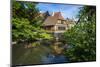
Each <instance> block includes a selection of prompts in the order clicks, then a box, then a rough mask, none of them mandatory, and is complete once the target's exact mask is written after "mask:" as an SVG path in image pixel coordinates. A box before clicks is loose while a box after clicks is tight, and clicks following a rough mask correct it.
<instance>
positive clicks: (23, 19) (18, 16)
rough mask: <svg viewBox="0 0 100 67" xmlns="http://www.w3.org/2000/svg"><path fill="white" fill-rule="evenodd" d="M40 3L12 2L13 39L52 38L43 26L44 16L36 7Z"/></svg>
mask: <svg viewBox="0 0 100 67" xmlns="http://www.w3.org/2000/svg"><path fill="white" fill-rule="evenodd" d="M37 4H38V3H33V2H24V1H15V0H13V4H12V40H13V41H15V42H19V41H33V40H37V39H40V38H42V39H51V38H52V37H51V35H50V34H47V33H46V31H45V30H43V29H42V28H41V25H42V18H41V17H40V16H39V10H38V9H37V8H36V5H37Z"/></svg>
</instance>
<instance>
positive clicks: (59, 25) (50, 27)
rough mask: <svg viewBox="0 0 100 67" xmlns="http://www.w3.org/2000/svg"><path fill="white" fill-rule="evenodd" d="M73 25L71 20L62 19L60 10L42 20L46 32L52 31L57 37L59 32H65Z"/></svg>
mask: <svg viewBox="0 0 100 67" xmlns="http://www.w3.org/2000/svg"><path fill="white" fill-rule="evenodd" d="M73 25H74V23H73V21H72V20H69V19H64V17H63V16H62V15H61V12H55V13H53V14H52V15H51V16H48V17H47V18H46V19H45V20H44V23H43V28H44V29H45V30H47V31H48V32H50V33H53V34H54V36H55V37H58V36H59V34H61V33H63V32H65V31H66V30H67V29H69V28H71V27H72V26H73Z"/></svg>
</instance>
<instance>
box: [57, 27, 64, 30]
mask: <svg viewBox="0 0 100 67" xmlns="http://www.w3.org/2000/svg"><path fill="white" fill-rule="evenodd" d="M65 29H66V28H65V27H58V30H65Z"/></svg>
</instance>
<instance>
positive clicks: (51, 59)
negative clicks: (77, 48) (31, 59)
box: [42, 54, 68, 64]
mask: <svg viewBox="0 0 100 67" xmlns="http://www.w3.org/2000/svg"><path fill="white" fill-rule="evenodd" d="M64 62H68V58H66V57H65V56H64V55H53V54H48V55H47V56H43V57H42V63H43V64H48V63H64Z"/></svg>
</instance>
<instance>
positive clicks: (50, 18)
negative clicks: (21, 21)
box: [43, 12, 64, 26]
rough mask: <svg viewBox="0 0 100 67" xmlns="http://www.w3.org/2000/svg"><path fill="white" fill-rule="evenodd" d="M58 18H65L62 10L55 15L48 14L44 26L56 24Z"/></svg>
mask: <svg viewBox="0 0 100 67" xmlns="http://www.w3.org/2000/svg"><path fill="white" fill-rule="evenodd" d="M58 20H64V18H63V16H62V15H61V12H55V13H54V15H53V16H48V17H47V19H46V20H45V21H44V23H43V26H49V25H55V24H56V23H57V22H58Z"/></svg>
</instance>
